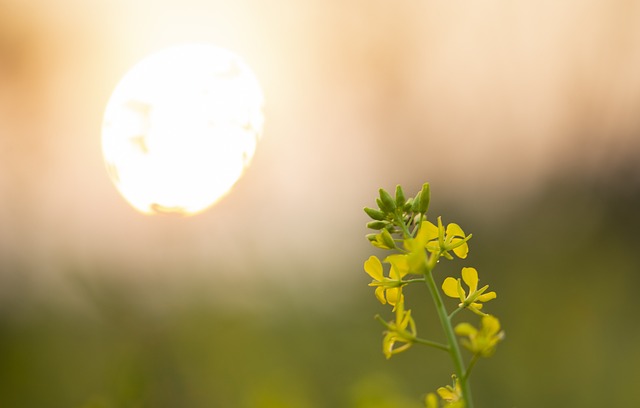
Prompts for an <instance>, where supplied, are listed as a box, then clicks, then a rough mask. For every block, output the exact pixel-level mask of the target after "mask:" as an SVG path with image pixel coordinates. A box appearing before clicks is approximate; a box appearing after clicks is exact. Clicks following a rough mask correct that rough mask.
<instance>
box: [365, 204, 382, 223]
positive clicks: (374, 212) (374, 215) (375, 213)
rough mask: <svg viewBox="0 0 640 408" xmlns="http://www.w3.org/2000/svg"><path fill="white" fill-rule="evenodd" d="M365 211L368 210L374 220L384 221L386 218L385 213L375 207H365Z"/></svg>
mask: <svg viewBox="0 0 640 408" xmlns="http://www.w3.org/2000/svg"><path fill="white" fill-rule="evenodd" d="M364 212H366V213H367V215H368V216H369V217H371V218H373V219H374V220H377V221H382V220H384V219H385V215H384V213H383V212H382V211H380V210H374V209H373V208H369V207H365V208H364Z"/></svg>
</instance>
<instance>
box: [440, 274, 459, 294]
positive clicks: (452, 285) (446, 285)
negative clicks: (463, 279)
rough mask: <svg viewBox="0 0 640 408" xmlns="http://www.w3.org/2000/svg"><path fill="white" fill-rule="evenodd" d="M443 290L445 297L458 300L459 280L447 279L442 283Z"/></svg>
mask: <svg viewBox="0 0 640 408" xmlns="http://www.w3.org/2000/svg"><path fill="white" fill-rule="evenodd" d="M442 290H443V291H444V294H445V295H447V296H449V297H452V298H456V299H457V298H458V280H457V279H454V278H452V277H448V278H447V279H445V280H444V282H442Z"/></svg>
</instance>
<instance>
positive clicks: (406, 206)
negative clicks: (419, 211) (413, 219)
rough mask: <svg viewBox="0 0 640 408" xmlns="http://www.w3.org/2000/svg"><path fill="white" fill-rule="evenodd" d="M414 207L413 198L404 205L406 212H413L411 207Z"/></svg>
mask: <svg viewBox="0 0 640 408" xmlns="http://www.w3.org/2000/svg"><path fill="white" fill-rule="evenodd" d="M412 206H413V198H411V197H409V198H408V199H407V201H406V203H405V204H404V208H403V209H404V211H411V207H412Z"/></svg>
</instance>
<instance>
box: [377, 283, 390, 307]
mask: <svg viewBox="0 0 640 408" xmlns="http://www.w3.org/2000/svg"><path fill="white" fill-rule="evenodd" d="M384 292H385V289H384V287H382V286H378V287H377V288H376V292H375V293H376V298H378V300H379V301H380V303H382V304H383V305H384V304H386V303H387V299H385V297H384Z"/></svg>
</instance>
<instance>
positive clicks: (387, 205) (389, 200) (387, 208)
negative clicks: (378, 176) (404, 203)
mask: <svg viewBox="0 0 640 408" xmlns="http://www.w3.org/2000/svg"><path fill="white" fill-rule="evenodd" d="M380 203H381V204H382V205H380V209H381V210H382V211H384V212H386V213H390V212H393V211H394V210H395V209H396V202H395V201H394V199H393V197H391V194H389V193H387V192H386V191H385V190H384V189H382V188H381V189H380Z"/></svg>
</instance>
